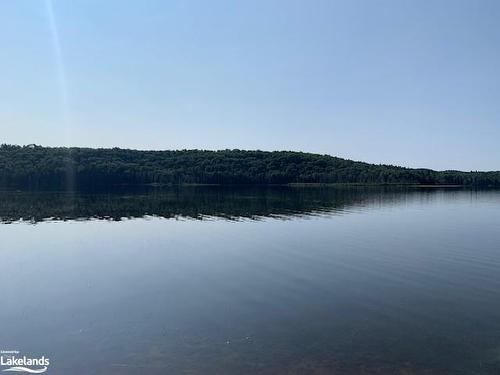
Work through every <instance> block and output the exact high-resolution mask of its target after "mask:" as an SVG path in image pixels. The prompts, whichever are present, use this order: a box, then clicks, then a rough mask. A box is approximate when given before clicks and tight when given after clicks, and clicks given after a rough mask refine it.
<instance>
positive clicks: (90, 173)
mask: <svg viewBox="0 0 500 375" xmlns="http://www.w3.org/2000/svg"><path fill="white" fill-rule="evenodd" d="M289 183H361V184H426V185H439V184H446V185H450V184H452V185H470V186H500V172H460V171H443V172H437V171H433V170H430V169H410V168H403V167H397V166H392V165H375V164H368V163H363V162H357V161H352V160H346V159H342V158H337V157H332V156H329V155H317V154H309V153H302V152H292V151H274V152H267V151H243V150H222V151H204V150H180V151H138V150H128V149H119V148H112V149H92V148H76V147H75V148H64V147H55V148H53V147H41V146H35V145H29V146H15V145H2V146H0V188H3V189H7V188H26V189H77V188H93V187H99V186H110V185H138V184H174V185H177V184H289Z"/></svg>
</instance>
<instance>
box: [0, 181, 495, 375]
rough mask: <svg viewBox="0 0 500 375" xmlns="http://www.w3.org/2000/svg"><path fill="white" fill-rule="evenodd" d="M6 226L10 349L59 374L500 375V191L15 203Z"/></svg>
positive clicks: (2, 196) (46, 198) (4, 206)
mask: <svg viewBox="0 0 500 375" xmlns="http://www.w3.org/2000/svg"><path fill="white" fill-rule="evenodd" d="M0 220H1V222H2V224H0V239H1V249H0V255H1V259H2V261H1V268H0V270H1V273H0V283H1V285H2V305H1V306H2V308H1V309H0V322H1V323H2V325H1V328H0V349H1V350H19V351H20V352H21V355H23V354H24V355H30V356H41V355H45V356H46V357H49V358H50V366H49V370H48V371H47V373H48V374H68V373H71V374H170V373H172V374H177V373H186V374H215V373H217V374H245V373H248V374H254V373H263V374H275V373H287V374H288V373H292V374H293V373H296V374H307V373H311V374H323V373H324V374H329V373H338V374H392V373H394V374H447V373H449V374H495V373H500V298H499V297H500V245H499V244H500V192H498V191H469V190H461V189H387V188H386V189H382V188H318V187H310V188H284V187H272V188H238V189H236V188H217V187H192V188H182V189H172V190H153V191H119V192H106V193H103V192H99V193H49V192H45V193H23V192H3V193H0ZM2 369H3V367H2Z"/></svg>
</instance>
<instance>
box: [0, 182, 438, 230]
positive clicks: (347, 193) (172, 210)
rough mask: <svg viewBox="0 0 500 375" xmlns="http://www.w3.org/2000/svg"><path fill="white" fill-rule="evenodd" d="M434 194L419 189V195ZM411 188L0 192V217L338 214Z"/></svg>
mask: <svg viewBox="0 0 500 375" xmlns="http://www.w3.org/2000/svg"><path fill="white" fill-rule="evenodd" d="M434 193H436V191H435V190H429V191H426V192H425V193H423V192H422V190H419V193H418V199H425V197H426V196H430V195H432V194H434ZM411 196H412V190H411V189H410V190H409V188H406V189H405V188H387V187H385V188H384V187H361V186H360V187H349V188H347V187H344V188H342V187H336V188H332V187H305V188H299V187H290V186H274V187H272V186H269V187H237V188H235V187H217V186H192V187H182V188H169V189H164V188H162V189H147V190H144V189H143V190H137V189H135V190H118V191H107V192H19V191H10V192H1V193H0V221H1V222H2V223H9V222H14V221H19V220H23V221H29V222H34V223H35V222H39V221H43V220H88V219H105V220H122V219H123V218H139V217H145V216H159V217H164V218H173V217H186V218H195V219H203V218H206V217H219V218H226V219H230V220H237V219H240V218H251V219H259V218H262V217H277V218H283V219H284V218H288V217H293V216H304V215H320V214H331V213H341V212H345V211H349V210H356V209H363V208H367V207H373V206H377V205H381V204H384V205H387V204H393V203H397V202H401V201H402V200H405V199H413V198H415V194H413V198H411Z"/></svg>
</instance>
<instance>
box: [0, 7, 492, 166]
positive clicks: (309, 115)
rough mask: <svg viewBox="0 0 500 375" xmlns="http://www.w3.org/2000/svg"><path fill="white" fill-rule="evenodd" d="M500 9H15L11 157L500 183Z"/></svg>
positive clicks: (10, 39) (4, 79) (0, 54)
mask: <svg viewBox="0 0 500 375" xmlns="http://www.w3.org/2000/svg"><path fill="white" fill-rule="evenodd" d="M499 19H500V1H495V0H491V1H486V0H478V1H472V0H470V1H460V0H436V1H421V0H415V1H407V0H394V1H386V0H380V1H375V0H370V1H369V0H366V1H357V0H345V1H335V0H325V1H321V0H311V1H306V0H302V1H294V0H257V1H254V0H252V1H219V0H211V1H204V0H203V1H202V0H200V1H173V0H172V1H160V0H159V1H153V0H145V1H126V0H107V1H101V0H72V1H62V0H52V1H49V0H16V1H2V2H0V30H1V31H0V46H1V48H0V132H1V133H0V134H1V138H0V143H14V144H29V143H36V144H42V145H47V146H56V145H73V146H91V147H113V146H118V147H127V148H139V149H179V148H203V149H225V148H241V149H262V150H300V151H308V152H317V153H326V154H331V155H336V156H341V157H345V158H350V159H355V160H363V161H367V162H375V163H389V164H398V165H404V166H411V167H430V168H435V169H462V170H476V169H477V170H492V169H495V170H499V169H500V147H499V146H498V141H499V139H500V22H499V21H498V20H499Z"/></svg>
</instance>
